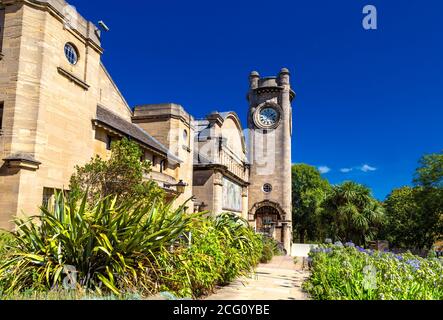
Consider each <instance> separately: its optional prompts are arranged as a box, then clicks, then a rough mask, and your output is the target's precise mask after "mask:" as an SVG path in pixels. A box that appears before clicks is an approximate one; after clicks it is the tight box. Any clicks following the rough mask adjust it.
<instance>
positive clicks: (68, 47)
mask: <svg viewBox="0 0 443 320" xmlns="http://www.w3.org/2000/svg"><path fill="white" fill-rule="evenodd" d="M65 56H66V59H68V61H69V63H70V64H72V65H75V64H77V62H78V52H77V49H76V48H75V47H74V45H73V44H72V43H67V44H65Z"/></svg>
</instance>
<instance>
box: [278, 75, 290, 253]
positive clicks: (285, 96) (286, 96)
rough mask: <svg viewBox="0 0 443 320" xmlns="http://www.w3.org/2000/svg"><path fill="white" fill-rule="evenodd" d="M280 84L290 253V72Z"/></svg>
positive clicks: (286, 240)
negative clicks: (281, 88) (281, 90)
mask: <svg viewBox="0 0 443 320" xmlns="http://www.w3.org/2000/svg"><path fill="white" fill-rule="evenodd" d="M279 84H280V85H281V86H283V87H284V89H283V92H282V95H281V106H282V108H283V117H284V119H283V150H282V152H283V172H284V175H283V176H284V177H285V179H283V183H282V189H283V190H285V192H284V196H283V199H282V204H281V205H282V208H283V210H284V211H285V215H286V218H285V220H286V221H287V222H288V224H287V226H284V227H283V230H284V237H283V238H284V246H285V249H286V250H287V251H288V253H290V249H291V245H292V234H291V230H290V229H291V224H292V193H291V191H292V179H291V176H292V172H291V166H292V161H291V159H292V150H291V142H292V141H291V140H292V139H291V128H290V126H291V119H290V117H291V85H290V73H289V70H288V69H286V68H283V69H282V70H281V71H280V74H279Z"/></svg>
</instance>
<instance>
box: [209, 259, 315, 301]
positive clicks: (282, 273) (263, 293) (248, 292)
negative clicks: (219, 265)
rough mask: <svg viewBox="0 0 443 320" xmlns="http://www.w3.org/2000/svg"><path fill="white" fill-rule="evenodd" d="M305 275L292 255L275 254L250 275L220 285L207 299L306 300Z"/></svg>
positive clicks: (305, 272) (306, 274)
mask: <svg viewBox="0 0 443 320" xmlns="http://www.w3.org/2000/svg"><path fill="white" fill-rule="evenodd" d="M308 277H309V273H308V272H307V271H303V270H301V267H300V266H296V265H295V264H294V261H293V258H292V257H274V259H272V261H271V262H270V263H269V264H260V265H259V266H258V268H257V270H256V273H255V274H253V275H252V276H251V277H250V278H247V277H243V278H240V279H238V280H236V281H234V282H232V283H231V284H230V285H229V286H226V287H222V288H219V289H218V290H217V291H216V293H215V294H213V295H211V296H209V297H207V298H206V300H306V299H308V297H307V295H306V293H305V292H303V290H302V288H301V285H302V283H303V282H304V281H305V280H306V279H307V278H308Z"/></svg>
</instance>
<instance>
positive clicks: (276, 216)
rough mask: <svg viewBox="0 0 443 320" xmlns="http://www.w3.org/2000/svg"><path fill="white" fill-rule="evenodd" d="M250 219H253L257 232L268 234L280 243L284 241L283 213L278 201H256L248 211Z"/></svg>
mask: <svg viewBox="0 0 443 320" xmlns="http://www.w3.org/2000/svg"><path fill="white" fill-rule="evenodd" d="M249 216H250V217H251V220H252V219H253V220H254V221H255V230H256V231H257V232H258V233H261V234H264V235H267V236H270V237H272V238H274V239H275V240H277V241H278V242H280V243H284V232H285V230H284V228H283V225H282V222H284V221H285V217H286V216H285V213H284V211H283V209H282V208H281V206H280V205H279V204H278V203H275V202H272V201H268V200H266V201H263V202H259V203H256V204H255V205H254V206H253V207H252V208H251V210H250V211H249Z"/></svg>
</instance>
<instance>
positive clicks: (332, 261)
mask: <svg viewBox="0 0 443 320" xmlns="http://www.w3.org/2000/svg"><path fill="white" fill-rule="evenodd" d="M310 259H312V268H311V271H312V273H311V277H310V278H309V279H308V280H307V281H306V282H305V284H304V289H305V290H307V291H308V293H309V294H310V296H311V297H312V298H313V299H317V300H385V299H386V300H442V299H443V261H442V260H438V259H422V258H419V257H417V256H414V255H412V254H410V253H407V254H403V255H398V254H393V253H389V252H377V251H372V250H364V249H363V248H360V247H354V246H353V244H348V246H345V247H343V246H323V247H321V248H319V249H316V250H313V251H312V252H311V253H310Z"/></svg>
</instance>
